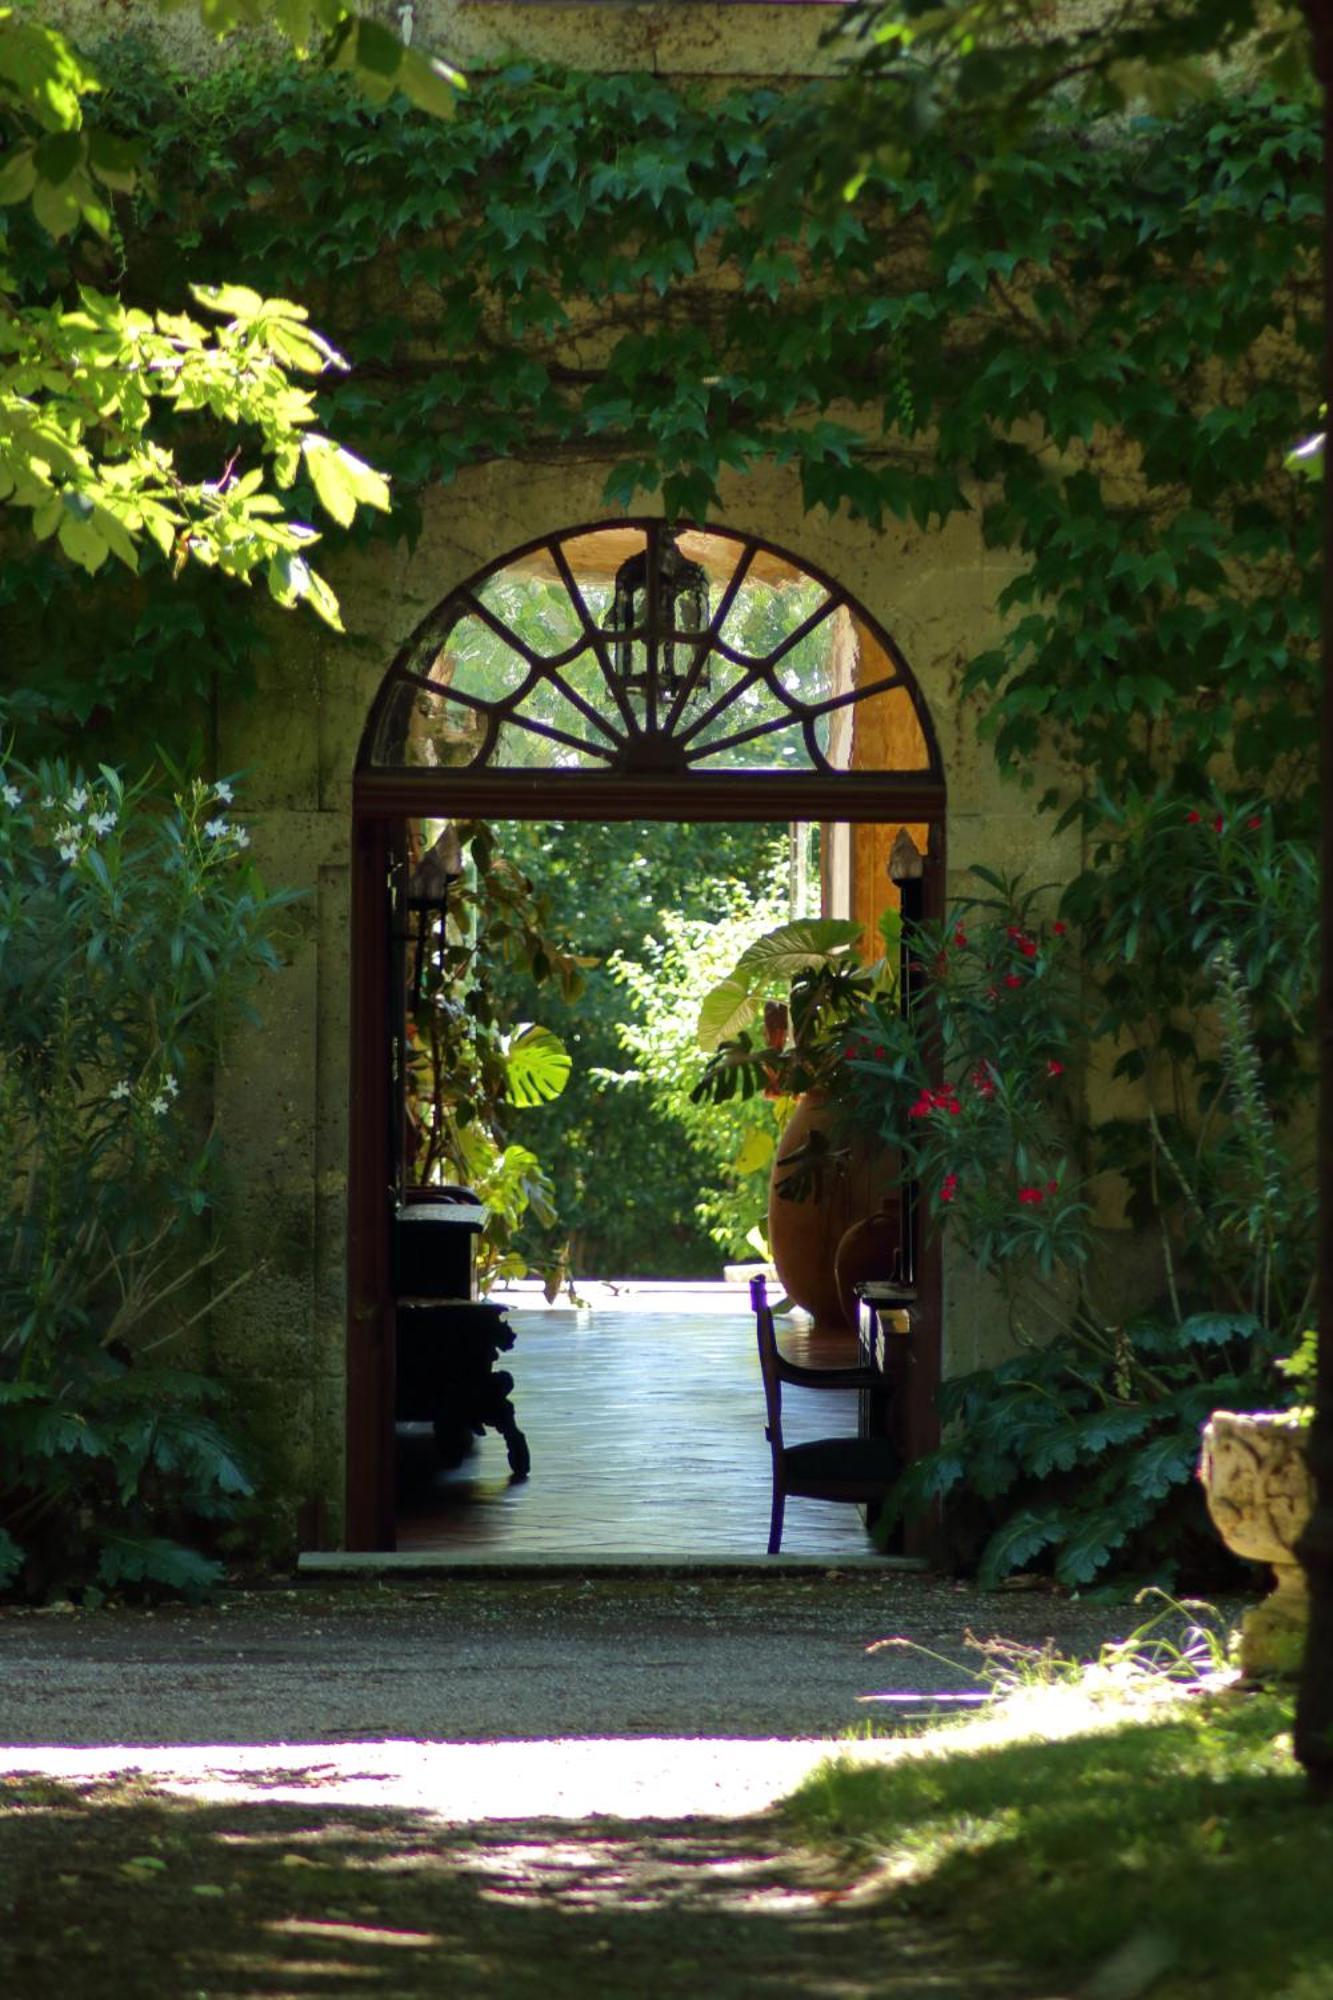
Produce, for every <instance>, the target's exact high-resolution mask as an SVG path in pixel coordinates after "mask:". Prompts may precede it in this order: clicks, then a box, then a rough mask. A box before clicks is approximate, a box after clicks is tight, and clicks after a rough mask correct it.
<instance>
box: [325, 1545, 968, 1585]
mask: <svg viewBox="0 0 1333 2000" xmlns="http://www.w3.org/2000/svg"><path fill="white" fill-rule="evenodd" d="M929 1568H930V1564H929V1563H928V1562H927V1561H926V1560H925V1558H924V1557H922V1556H891V1555H890V1556H886V1555H864V1556H862V1555H852V1556H838V1555H829V1556H818V1555H788V1556H783V1555H778V1556H763V1555H757V1556H752V1555H735V1556H725V1555H723V1556H719V1555H708V1556H688V1555H680V1556H671V1555H661V1556H658V1555H634V1554H632V1553H630V1552H626V1553H625V1554H623V1555H621V1554H614V1553H612V1554H600V1553H599V1554H592V1555H573V1554H571V1555H561V1554H558V1553H552V1554H549V1555H526V1556H496V1555H486V1554H481V1553H478V1554H471V1553H463V1552H461V1551H460V1553H459V1554H457V1555H449V1554H447V1553H442V1552H440V1551H439V1550H435V1549H421V1550H416V1549H306V1550H303V1551H302V1553H301V1554H300V1555H299V1556H298V1557H297V1559H296V1573H297V1576H298V1578H303V1577H311V1578H315V1577H318V1578H320V1579H323V1578H326V1577H334V1576H352V1577H367V1576H382V1577H397V1576H464V1575H465V1576H483V1577H484V1576H494V1577H545V1576H619V1577H634V1576H645V1577H646V1576H690V1577H694V1576H772V1575H774V1574H775V1573H776V1572H783V1573H786V1574H793V1573H795V1574H802V1573H804V1574H805V1575H808V1576H835V1575H837V1576H840V1575H842V1574H843V1573H844V1572H847V1573H849V1574H852V1573H854V1574H856V1575H858V1576H860V1575H866V1574H870V1573H874V1572H878V1573H879V1574H880V1575H890V1574H893V1573H894V1572H901V1571H904V1570H906V1571H914V1572H918V1573H919V1572H922V1571H928V1570H929Z"/></svg>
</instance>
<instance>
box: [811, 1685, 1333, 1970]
mask: <svg viewBox="0 0 1333 2000" xmlns="http://www.w3.org/2000/svg"><path fill="white" fill-rule="evenodd" d="M1156 1697H1157V1698H1155V1699H1153V1700H1152V1701H1151V1702H1150V1703H1149V1704H1148V1705H1147V1706H1145V1707H1143V1708H1142V1709H1140V1710H1139V1711H1138V1712H1135V1710H1134V1707H1133V1702H1132V1697H1130V1698H1128V1706H1126V1699H1127V1698H1126V1697H1124V1696H1123V1695H1122V1697H1121V1707H1122V1712H1123V1719H1122V1720H1120V1721H1118V1722H1116V1721H1110V1722H1108V1720H1107V1714H1106V1710H1105V1708H1102V1709H1100V1710H1099V1709H1098V1708H1097V1707H1096V1705H1095V1699H1094V1696H1093V1695H1092V1694H1091V1693H1090V1692H1088V1691H1086V1690H1083V1689H1080V1688H1079V1687H1077V1686H1074V1687H1068V1686H1051V1687H1049V1688H1047V1689H1046V1690H1044V1691H1038V1690H1033V1689H1028V1690H1027V1691H1026V1692H1024V1693H1023V1694H1022V1695H1020V1696H1019V1697H1018V1699H1017V1700H1016V1702H1015V1703H1014V1708H1015V1710H1016V1711H1017V1712H1018V1715H1019V1719H1016V1720H1015V1722H1014V1723H1013V1728H1014V1730H1015V1732H1016V1733H1020V1734H1023V1735H1025V1736H1026V1739H1027V1740H1015V1741H1010V1742H1006V1741H1003V1740H999V1741H997V1740H996V1738H997V1735H1001V1734H1002V1732H1003V1728H1004V1720H1003V1711H1001V1713H1000V1715H999V1716H998V1717H997V1718H996V1719H994V1720H992V1721H990V1722H988V1723H985V1724H982V1725H980V1726H979V1727H969V1726H967V1725H964V1726H963V1727H962V1728H959V1729H955V1730H946V1731H940V1732H935V1733H933V1734H932V1735H931V1736H929V1737H927V1738H922V1739H919V1740H918V1741H917V1742H916V1743H915V1744H913V1745H912V1746H911V1750H910V1752H908V1753H907V1754H905V1755H904V1756H903V1757H902V1759H901V1760H900V1761H897V1762H895V1763H893V1764H891V1765H888V1766H882V1767H878V1768H866V1767H859V1768H858V1767H857V1766H855V1765H854V1764H852V1763H850V1762H848V1763H842V1762H834V1763H831V1764H829V1765H827V1766H825V1767H824V1769H823V1770H822V1771H821V1772H818V1773H816V1775H815V1776H814V1777H813V1778H812V1779H811V1780H810V1781H809V1782H808V1783H807V1784H806V1785H805V1786H804V1787H803V1788H802V1790H801V1791H800V1792H798V1793H797V1794H796V1795H795V1796H794V1797H793V1799H792V1800H790V1801H789V1802H788V1805H787V1807H786V1808H785V1812H786V1819H787V1824H788V1826H789V1828H790V1829H791V1830H792V1832H793V1833H794V1834H795V1835H796V1836H797V1837H799V1838H800V1839H802V1840H804V1841H807V1842H810V1843H811V1844H813V1845H816V1846H818V1847H821V1848H823V1849H825V1850H826V1851H828V1852H831V1853H833V1854H835V1855H837V1856H838V1857H840V1858H841V1859H842V1860H844V1861H845V1862H847V1863H848V1864H850V1865H851V1866H852V1867H853V1868H854V1870H855V1872H856V1873H857V1874H859V1875H862V1876H864V1877H866V1878H868V1880H869V1881H872V1882H874V1883H876V1884H878V1885H881V1886H882V1887H883V1889H884V1891H885V1894H886V1898H887V1909H888V1911H889V1913H891V1914H893V1915H899V1916H903V1917H910V1918H915V1919H925V1920H929V1921H931V1922H939V1923H942V1924H944V1925H947V1926H948V1927H949V1928H950V1929H951V1930H952V1931H953V1932H954V1933H955V1935H956V1936H957V1938H958V1939H959V1942H960V1943H962V1944H964V1945H965V1946H966V1947H967V1948H969V1949H971V1950H972V1951H975V1952H976V1953H977V1955H978V1957H986V1958H991V1957H998V1958H1001V1959H1005V1960H1010V1961H1012V1962H1014V1963H1016V1964H1018V1965H1021V1966H1024V1967H1028V1968H1031V1969H1033V1970H1034V1971H1035V1970H1040V1972H1041V1973H1042V1975H1043V1977H1044V1979H1046V1980H1048V1981H1049V1980H1052V1979H1054V1980H1056V1981H1059V1982H1062V1983H1067V1984H1068V1985H1069V1986H1071V1987H1080V1990H1081V1991H1083V1992H1084V1993H1086V1994H1087V1995H1088V1996H1089V2000H1103V1996H1105V2000H1134V1996H1137V1995H1138V1994H1148V1993H1151V1995H1152V2000H1186V1996H1190V2000H1196V1996H1197V1995H1198V1993H1199V1991H1200V1990H1201V1982H1203V1981H1206V1982H1207V1985H1206V1989H1205V1990H1206V1991H1207V1994H1208V1996H1209V2000H1256V1996H1259V1995H1262V1996H1263V2000H1330V1996H1333V1894H1330V1889H1329V1885H1330V1884H1331V1883H1333V1811H1331V1810H1330V1809H1328V1808H1327V1807H1323V1808H1321V1807H1319V1806H1316V1805H1314V1804H1312V1803H1311V1801H1310V1800H1309V1798H1308V1797H1307V1794H1306V1789H1305V1783H1304V1778H1303V1774H1302V1773H1301V1771H1300V1769H1299V1767H1298V1765H1297V1764H1296V1762H1295V1759H1294V1757H1293V1755H1292V1750H1291V1736H1290V1728H1291V1712H1290V1706H1289V1704H1288V1703H1287V1702H1286V1701H1284V1700H1283V1699H1280V1698H1278V1697H1276V1696H1273V1695H1267V1694H1251V1695H1242V1694H1239V1693H1236V1692H1229V1693H1226V1692H1224V1693H1220V1694H1209V1693H1202V1694H1199V1693H1196V1694H1193V1695H1189V1696H1185V1697H1181V1698H1180V1699H1172V1700H1170V1701H1169V1702H1164V1701H1163V1700H1162V1699H1161V1690H1160V1689H1158V1690H1157V1691H1156ZM1080 1708H1081V1712H1082V1723H1083V1726H1082V1727H1081V1728H1080V1726H1079V1723H1080ZM1042 1709H1045V1711H1046V1713H1047V1716H1048V1719H1049V1723H1050V1731H1049V1733H1050V1734H1054V1735H1058V1737H1059V1740H1056V1741H1051V1740H1033V1729H1034V1711H1038V1712H1039V1711H1040V1710H1042ZM1035 1726H1036V1727H1037V1728H1040V1727H1041V1723H1040V1715H1039V1713H1038V1714H1037V1716H1036V1718H1035ZM1084 1982H1086V1983H1084Z"/></svg>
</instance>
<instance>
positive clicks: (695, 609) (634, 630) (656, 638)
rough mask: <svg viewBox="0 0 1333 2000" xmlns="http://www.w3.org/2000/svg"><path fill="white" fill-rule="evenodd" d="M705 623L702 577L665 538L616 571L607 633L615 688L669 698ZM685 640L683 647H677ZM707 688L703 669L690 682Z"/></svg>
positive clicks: (683, 679)
mask: <svg viewBox="0 0 1333 2000" xmlns="http://www.w3.org/2000/svg"><path fill="white" fill-rule="evenodd" d="M707 624H708V578H707V575H706V574H705V572H704V571H703V569H702V568H701V567H700V566H699V564H698V563H696V562H691V561H690V559H689V557H688V556H684V555H682V554H681V552H680V550H679V549H678V548H677V546H676V543H675V541H674V539H673V538H672V537H670V536H668V537H667V539H666V541H665V542H664V543H662V544H658V545H656V546H654V544H653V543H651V542H650V543H649V545H648V547H647V548H646V549H643V550H641V551H640V553H639V554H638V555H636V556H631V557H630V559H629V561H628V562H626V563H622V564H621V566H620V568H619V569H618V570H617V571H616V587H615V597H614V600H613V602H612V606H611V629H612V631H613V632H614V633H615V634H616V642H615V664H616V673H617V675H618V676H619V679H620V682H621V685H622V686H623V687H626V688H630V689H632V690H634V691H635V692H636V693H639V694H648V693H649V692H654V693H656V694H658V695H662V696H665V697H666V698H667V700H673V699H674V698H675V696H676V695H678V694H679V693H680V691H681V689H682V688H683V687H684V686H685V684H686V682H687V680H688V679H689V675H690V669H691V667H692V666H693V664H694V658H695V650H696V649H695V647H694V645H693V644H691V643H688V642H689V641H691V640H692V639H693V638H694V637H695V635H697V634H699V633H701V632H703V631H704V629H705V627H706V626H707ZM682 642H686V643H682ZM695 687H696V689H698V690H706V689H707V687H708V673H707V670H706V669H705V671H704V672H703V674H701V675H700V677H699V679H698V680H697V681H696V682H695Z"/></svg>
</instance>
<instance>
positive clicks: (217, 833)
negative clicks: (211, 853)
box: [204, 819, 227, 840]
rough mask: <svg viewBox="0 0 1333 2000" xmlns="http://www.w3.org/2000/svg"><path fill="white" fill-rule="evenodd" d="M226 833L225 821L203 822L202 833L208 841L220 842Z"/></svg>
mask: <svg viewBox="0 0 1333 2000" xmlns="http://www.w3.org/2000/svg"><path fill="white" fill-rule="evenodd" d="M226 831H227V822H226V820H225V819H210V820H205V821H204V832H205V833H206V834H207V835H208V838H209V839H210V840H221V839H222V837H223V835H224V834H225V833H226Z"/></svg>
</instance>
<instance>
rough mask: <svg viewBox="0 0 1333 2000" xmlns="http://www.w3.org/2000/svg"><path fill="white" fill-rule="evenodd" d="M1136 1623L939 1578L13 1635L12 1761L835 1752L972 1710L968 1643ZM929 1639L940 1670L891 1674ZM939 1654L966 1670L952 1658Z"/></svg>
mask: <svg viewBox="0 0 1333 2000" xmlns="http://www.w3.org/2000/svg"><path fill="white" fill-rule="evenodd" d="M1142 1617H1143V1613H1142V1612H1141V1611H1137V1610H1135V1609H1134V1608H1133V1607H1132V1606H1106V1605H1088V1604H1081V1603H1071V1602H1069V1601H1068V1600H1066V1599H1063V1598H1060V1597H1057V1596H1052V1595H1047V1594H1045V1593H1036V1592H1034V1593H1012V1594H1011V1593H996V1594H990V1595H978V1594H977V1593H975V1592H973V1591H971V1590H970V1589H967V1588H963V1587H960V1586H957V1585H955V1584H953V1583H952V1582H950V1581H948V1580H945V1579H940V1578H936V1577H929V1576H923V1575H919V1574H910V1573H909V1574H902V1573H898V1574H894V1575H892V1576H890V1577H887V1578H879V1577H874V1578H867V1577H866V1576H864V1574H862V1575H855V1574H847V1575H838V1574H827V1575H826V1574H822V1573H821V1574H817V1575H813V1576H811V1575H792V1574H787V1575H782V1576H777V1577H774V1578H771V1579H770V1578H767V1577H764V1578H751V1577H745V1578H702V1579H697V1580H693V1581H687V1580H683V1579H679V1578H671V1577H659V1578H653V1579H648V1580H641V1579H632V1578H631V1579H597V1580H579V1579H562V1580H557V1581H541V1580H533V1579H531V1578H524V1579H521V1580H514V1579H494V1580H487V1581H480V1580H476V1579H467V1580H447V1581H439V1582H434V1583H432V1584H430V1585H428V1586H426V1585H414V1586H406V1585H404V1584H401V1583H400V1584H396V1585H393V1586H378V1587H375V1586H370V1587H368V1586H365V1585H355V1586H346V1587H344V1588H342V1589H339V1590H329V1589H327V1588H322V1589H313V1588H310V1587H306V1588H301V1589H297V1590H291V1591H272V1592H264V1593H238V1594H235V1595H233V1596H230V1597H228V1598H226V1599H224V1600H223V1601H222V1602H221V1603H219V1604H217V1605H213V1606H208V1607H204V1608H200V1609H195V1610H188V1609H173V1610H158V1611H156V1612H144V1611H99V1612H79V1611H70V1610H66V1611H63V1612H61V1611H42V1612H27V1613H24V1612H16V1611H9V1612H6V1613H2V1614H0V1744H7V1745H24V1744H29V1745H31V1744H45V1745H67V1746H74V1745H82V1746H98V1745H115V1744H177V1745H187V1744H201V1743H202V1744H274V1743H284V1742H285V1743H304V1744H311V1743H321V1742H322V1743H331V1742H337V1741H339V1740H340V1739H341V1740H344V1741H346V1740H355V1741H357V1742H363V1743H364V1742H369V1741H375V1740H378V1741H386V1740H402V1739H405V1738H417V1739H427V1740H430V1741H435V1742H456V1743H470V1742H471V1743H479V1742H487V1741H497V1740H499V1741H516V1740H518V1741H521V1740H525V1739H526V1740H532V1739H546V1740H550V1739H554V1738H561V1739H565V1738H572V1737H587V1738H607V1737H653V1738H666V1737H673V1736H681V1737H699V1736H719V1735H720V1736H726V1737H728V1738H746V1737H748V1738H765V1739H771V1738H776V1737H786V1738H812V1737H818V1738H825V1739H827V1738H830V1737H836V1736H839V1735H843V1734H845V1733H846V1732H847V1731H849V1730H854V1729H858V1728H863V1727H864V1725H865V1723H866V1720H867V1718H868V1717H869V1718H872V1719H873V1721H874V1722H875V1723H876V1724H877V1725H885V1724H887V1723H888V1722H889V1720H890V1718H893V1719H897V1718H899V1717H901V1716H902V1715H903V1714H913V1715H916V1714H920V1713H922V1712H923V1711H925V1710H927V1709H928V1708H929V1707H930V1706H931V1704H930V1703H929V1702H927V1701H922V1702H916V1703H912V1702H907V1703H901V1702H897V1701H895V1702H892V1703H883V1702H870V1701H868V1700H867V1699H866V1697H868V1696H871V1695H875V1694H882V1693H891V1694H894V1695H904V1694H909V1693H911V1692H914V1691H923V1692H925V1693H930V1694H935V1695H938V1694H941V1693H959V1692H962V1691H965V1690H968V1689H975V1686H976V1683H975V1681H973V1680H972V1679H971V1678H970V1677H969V1675H968V1673H967V1672H966V1670H965V1668H964V1666H963V1665H962V1664H956V1665H955V1664H950V1661H956V1662H960V1663H962V1662H966V1661H967V1660H968V1659H969V1657H970V1658H971V1659H972V1660H973V1661H975V1659H976V1655H975V1653H973V1654H971V1655H969V1651H968V1648H967V1646H966V1644H965V1635H966V1634H967V1633H968V1632H969V1631H970V1632H972V1633H974V1634H975V1635H976V1636H977V1637H979V1638H983V1639H985V1638H990V1637H992V1636H996V1635H1002V1636H1003V1637H1004V1638H1005V1639H1006V1640H1008V1641H1011V1642H1019V1643H1022V1644H1025V1645H1031V1646H1041V1645H1043V1644H1045V1643H1046V1642H1047V1641H1048V1640H1049V1641H1052V1642H1054V1644H1055V1645H1056V1646H1057V1647H1058V1648H1059V1649H1060V1650H1062V1651H1065V1652H1069V1653H1072V1654H1075V1655H1079V1656H1082V1657H1091V1656H1092V1655H1094V1654H1095V1653H1096V1651H1097V1649H1098V1647H1099V1646H1101V1645H1102V1644H1103V1643H1104V1642H1106V1641H1107V1640H1109V1639H1113V1638H1120V1637H1123V1636H1124V1635H1125V1634H1126V1633H1128V1632H1129V1631H1131V1630H1133V1629H1134V1627H1135V1626H1136V1625H1137V1624H1138V1623H1140V1622H1141V1620H1142ZM895 1635H905V1636H907V1637H909V1638H910V1639H912V1640H913V1641H915V1642H916V1644H917V1646H919V1647H922V1648H926V1649H928V1651H927V1652H919V1651H914V1650H910V1649H892V1650H888V1651H882V1652H878V1653H873V1654H871V1653H868V1652H867V1650H866V1649H867V1647H868V1646H870V1645H871V1644H873V1643H874V1642H875V1641H876V1640H880V1639H883V1638H886V1637H890V1636H895ZM931 1653H939V1654H943V1655H945V1656H946V1658H945V1659H934V1658H931V1657H929V1654H931Z"/></svg>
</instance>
